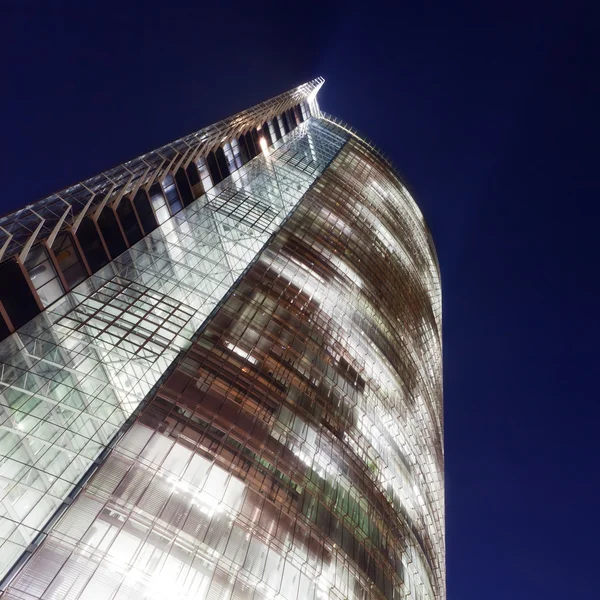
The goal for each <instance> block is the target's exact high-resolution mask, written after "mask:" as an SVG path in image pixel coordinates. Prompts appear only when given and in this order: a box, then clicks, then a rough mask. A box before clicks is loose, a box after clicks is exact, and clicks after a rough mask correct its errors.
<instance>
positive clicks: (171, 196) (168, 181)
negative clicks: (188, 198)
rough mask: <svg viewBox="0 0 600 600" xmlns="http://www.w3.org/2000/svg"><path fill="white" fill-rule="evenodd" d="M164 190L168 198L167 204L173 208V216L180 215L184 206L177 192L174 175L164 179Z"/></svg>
mask: <svg viewBox="0 0 600 600" xmlns="http://www.w3.org/2000/svg"><path fill="white" fill-rule="evenodd" d="M162 188H163V191H164V193H165V196H166V197H167V202H168V203H169V206H170V207H171V214H172V215H174V214H175V213H178V212H179V211H180V210H181V209H182V208H183V205H182V204H181V198H180V197H179V192H178V191H177V187H176V186H175V180H174V179H173V176H172V175H170V174H169V175H167V176H166V177H165V178H164V179H163V182H162Z"/></svg>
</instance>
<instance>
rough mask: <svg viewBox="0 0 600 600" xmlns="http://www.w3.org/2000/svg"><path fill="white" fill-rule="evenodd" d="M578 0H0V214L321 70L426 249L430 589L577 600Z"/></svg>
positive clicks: (588, 491) (586, 507)
mask: <svg viewBox="0 0 600 600" xmlns="http://www.w3.org/2000/svg"><path fill="white" fill-rule="evenodd" d="M244 4H245V7H244ZM447 4H453V7H452V8H449V7H448V6H447ZM593 4H594V3H592V2H591V1H590V2H586V3H582V2H577V1H571V2H563V3H557V2H552V1H543V2H542V1H541V0H540V1H535V0H533V1H530V2H515V1H512V0H507V1H506V2H498V1H496V2H485V3H481V2H478V3H476V2H473V3H460V2H454V3H446V2H443V3H442V2H440V3H439V4H435V3H426V4H421V3H415V2H413V3H410V4H409V3H407V4H406V5H403V3H401V2H393V3H390V5H389V6H388V7H386V6H385V5H381V4H379V3H377V2H357V3H353V2H352V1H346V2H341V3H339V4H336V3H334V2H329V1H323V2H319V3H317V4H311V3H310V2H294V3H293V6H292V5H291V3H289V4H288V3H284V2H266V3H261V2H258V3H257V2H250V1H248V2H246V3H243V4H238V3H225V2H223V3H219V2H211V3H205V2H198V1H195V2H191V1H190V2H177V1H174V0H171V1H169V2H165V3H164V6H163V3H162V2H158V1H156V0H146V2H127V1H125V0H123V1H122V2H119V3H113V2H107V1H105V2H92V1H88V2H78V3H66V2H60V1H56V2H48V1H47V0H46V1H44V2H39V3H37V2H28V1H26V0H21V1H18V0H17V1H15V2H7V1H6V0H0V32H1V35H0V49H1V50H2V53H1V56H2V59H1V66H2V70H1V79H0V81H1V82H2V90H3V91H2V94H0V115H1V124H2V126H1V128H0V132H1V133H0V136H1V138H0V139H1V141H2V161H1V162H0V165H1V166H0V168H1V169H2V182H3V188H2V194H1V196H0V212H6V211H8V210H10V209H12V208H15V207H18V206H21V205H23V204H25V203H27V202H31V201H33V200H36V199H38V198H39V197H42V196H45V195H47V194H49V193H51V192H53V191H55V190H57V189H59V188H62V187H65V186H67V185H69V184H71V183H74V182H76V181H78V180H81V179H85V178H87V177H88V176H91V175H94V174H96V173H97V172H99V171H102V170H104V169H105V168H108V167H110V166H113V165H115V164H117V163H119V162H121V161H123V160H126V159H129V158H131V157H133V156H135V155H137V154H140V153H142V152H145V151H148V150H150V149H152V148H154V147H156V146H158V145H161V144H163V143H166V142H169V141H171V140H172V139H174V138H177V137H179V136H180V135H183V134H185V133H188V132H190V131H194V130H196V129H199V128H200V127H202V126H204V125H208V124H210V123H212V122H214V121H216V120H218V119H219V118H222V117H225V116H228V115H230V114H232V113H234V112H236V111H238V110H241V109H243V108H246V107H248V106H250V105H252V104H254V103H256V102H258V101H261V100H264V99H266V98H268V97H270V96H273V95H275V94H277V93H279V92H282V91H284V90H286V89H288V88H290V87H293V86H294V85H297V84H299V83H301V82H303V81H304V80H307V79H310V78H312V77H315V76H317V75H323V76H324V77H325V78H326V84H325V87H324V88H323V90H322V93H321V95H320V103H321V107H322V108H323V109H324V110H326V111H328V112H330V113H332V114H335V115H336V116H339V117H340V118H342V119H344V120H346V121H348V122H349V123H350V124H352V125H353V126H354V127H356V128H357V129H359V130H360V131H362V132H364V133H365V134H366V135H367V136H368V137H369V138H370V139H372V140H373V141H375V143H376V144H377V145H379V146H380V147H381V148H382V149H383V150H384V152H386V153H387V154H388V155H390V156H391V157H392V158H393V160H394V161H395V162H396V164H397V165H398V166H399V167H400V169H401V171H402V172H403V173H404V174H405V176H406V177H407V179H408V181H409V183H410V184H411V185H412V188H413V189H414V191H415V194H416V197H417V199H418V201H419V203H420V205H421V207H422V209H423V212H424V213H425V215H426V217H427V219H428V221H429V224H430V227H431V229H432V231H433V235H434V238H435V241H436V245H437V249H438V254H439V258H440V262H441V268H442V276H443V289H444V336H445V338H444V353H445V406H446V460H447V476H446V477H447V533H448V548H447V549H448V590H449V598H450V600H454V599H456V600H459V599H460V600H482V599H485V600H506V599H510V600H521V599H523V600H531V599H532V598H543V599H544V600H554V599H556V600H559V599H560V600H563V599H564V598H593V597H596V596H597V587H598V584H597V577H598V575H597V572H598V564H597V561H598V557H599V554H600V553H599V551H598V539H599V537H600V517H599V506H598V505H599V496H600V482H599V476H598V464H599V463H600V461H599V459H600V453H599V451H598V434H597V432H598V421H599V418H600V408H599V404H598V379H599V375H600V369H599V366H598V352H597V349H596V346H597V340H598V338H599V337H600V327H599V323H598V315H597V312H598V304H599V300H600V297H599V296H600V295H599V293H598V292H599V284H598V266H599V260H598V258H599V257H598V252H597V249H596V246H597V242H598V234H597V217H598V216H599V212H600V210H599V208H598V198H599V191H600V189H599V188H600V186H599V183H598V172H599V169H598V165H597V163H598V157H599V153H598V143H599V138H600V135H599V134H600V127H599V117H598V109H599V106H600V94H599V91H600V86H599V83H598V81H599V80H598V69H599V65H600V43H599V41H598V39H597V38H598V37H599V36H598V34H597V31H598V26H597V23H598V17H599V15H598V13H597V10H596V9H593V8H592V5H593ZM134 5H135V6H134ZM482 5H483V6H482Z"/></svg>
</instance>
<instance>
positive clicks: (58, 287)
mask: <svg viewBox="0 0 600 600" xmlns="http://www.w3.org/2000/svg"><path fill="white" fill-rule="evenodd" d="M24 266H25V269H26V270H27V273H28V274H29V279H31V282H32V283H33V287H34V288H35V290H36V292H37V293H38V296H39V297H40V300H41V301H42V304H43V305H44V308H46V307H48V306H50V304H52V303H53V302H54V301H55V300H58V298H60V297H61V296H62V295H63V294H64V293H65V291H64V290H63V286H62V283H61V282H60V279H59V277H58V273H57V272H56V269H55V268H54V265H53V264H52V261H51V260H50V257H49V256H48V252H47V250H46V248H45V247H44V246H43V245H42V244H38V245H37V246H34V247H33V248H32V249H31V250H30V251H29V254H28V255H27V259H26V260H25V265H24Z"/></svg>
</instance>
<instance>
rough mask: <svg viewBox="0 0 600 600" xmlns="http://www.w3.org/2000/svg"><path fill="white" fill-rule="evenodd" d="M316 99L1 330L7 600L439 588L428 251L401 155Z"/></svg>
mask: <svg viewBox="0 0 600 600" xmlns="http://www.w3.org/2000/svg"><path fill="white" fill-rule="evenodd" d="M311 102H312V103H313V104H312V108H311V109H310V113H309V112H308V110H306V112H305V114H304V116H305V117H306V118H305V119H302V121H303V122H301V123H298V122H297V123H296V127H291V128H289V129H290V130H291V131H289V132H286V133H285V134H283V135H282V136H281V139H276V140H274V139H273V138H276V134H275V133H273V132H272V133H273V135H271V136H269V140H268V141H265V142H261V143H260V147H261V149H262V151H261V152H260V153H257V156H256V157H255V158H253V159H249V160H248V161H247V162H246V164H242V163H243V161H241V163H240V165H239V166H235V168H233V167H232V166H231V164H233V165H235V157H234V156H233V155H234V154H235V152H232V157H233V163H231V164H230V167H231V168H230V175H228V176H226V177H225V178H223V181H222V182H220V183H218V184H217V185H215V186H214V188H213V189H211V190H210V191H209V192H207V193H204V194H203V195H201V196H200V197H199V198H197V199H195V200H194V201H193V202H191V203H190V204H189V206H187V207H186V208H184V209H183V210H182V211H181V212H180V213H179V214H177V215H176V216H174V217H172V218H170V219H168V220H166V221H165V223H164V224H163V225H161V226H160V227H159V228H158V229H156V231H155V232H153V233H152V234H151V235H150V236H147V237H145V238H143V239H142V240H140V241H139V242H138V243H137V244H135V245H134V246H133V247H132V248H131V249H129V250H127V252H126V253H125V254H123V255H121V256H120V257H119V258H118V259H117V260H113V261H112V262H111V263H109V265H108V266H107V267H105V268H104V270H102V271H100V272H98V273H96V275H94V276H93V277H91V278H90V279H88V280H87V281H86V282H84V284H80V286H79V288H78V289H77V290H74V291H73V292H71V293H70V294H68V295H67V296H65V299H64V300H63V301H61V302H59V303H56V304H53V305H52V306H50V307H49V308H48V309H47V310H46V311H44V312H43V313H42V314H41V315H40V317H38V318H37V319H38V320H40V319H41V318H42V317H43V316H44V315H45V317H44V318H45V323H46V326H45V327H44V326H42V325H41V323H42V321H40V323H38V325H37V326H36V327H34V328H32V327H29V329H27V331H19V332H18V333H16V334H13V335H11V336H10V337H9V338H8V340H7V342H8V341H9V340H12V341H11V343H12V344H13V345H12V346H11V348H12V349H13V350H14V352H13V354H10V353H7V352H5V353H4V354H3V356H4V358H5V361H4V362H5V365H4V367H3V369H4V370H3V374H4V373H12V372H13V371H14V370H15V369H19V372H18V373H16V374H15V375H12V378H13V379H12V380H11V381H14V382H16V381H18V382H19V385H14V384H13V383H11V382H8V383H7V384H6V386H9V387H6V386H5V389H4V390H3V391H2V392H1V394H0V402H1V403H2V410H3V411H4V413H5V417H3V418H6V421H5V424H4V425H2V432H0V436H2V435H4V432H5V430H6V431H10V432H11V435H12V436H13V437H12V438H8V437H6V436H5V437H0V449H1V450H2V454H3V455H5V448H8V445H7V442H6V440H9V441H12V443H13V445H14V446H15V447H20V453H17V454H16V455H13V454H12V450H11V451H10V452H9V453H8V454H6V456H7V458H6V459H2V461H3V462H2V464H1V466H0V476H2V477H3V479H2V480H1V481H2V482H4V481H5V480H7V481H8V480H9V479H10V478H11V477H12V481H13V483H12V485H13V488H11V487H10V485H6V486H5V487H4V492H1V493H5V492H6V490H7V489H8V490H9V492H8V493H5V498H4V500H3V501H2V502H3V504H2V505H0V508H1V507H2V506H4V505H5V504H7V503H10V508H11V510H12V511H13V512H15V513H18V514H19V516H20V520H17V519H16V518H15V517H14V515H13V514H12V513H10V511H9V512H7V513H5V515H4V516H3V517H0V525H1V526H2V527H3V529H2V530H0V545H1V546H0V556H3V554H2V553H3V552H4V551H5V549H9V550H10V549H11V548H13V547H18V551H15V552H13V554H12V557H11V562H10V564H9V565H8V567H5V569H7V568H10V569H11V570H10V576H9V577H7V578H6V579H5V583H4V593H3V595H1V596H0V597H2V599H3V600H4V598H6V599H7V600H8V599H11V600H13V599H15V600H16V599H19V600H33V599H37V598H44V599H51V598H52V599H54V598H56V599H60V600H63V599H71V600H80V599H93V600H96V599H106V600H108V599H111V600H117V599H119V600H124V599H126V598H127V599H133V598H136V599H138V598H148V599H151V598H156V599H158V598H170V599H171V598H172V599H180V600H183V599H190V600H191V599H192V598H211V599H215V600H217V599H219V600H220V599H230V598H231V599H246V598H253V599H254V600H263V599H264V600H274V599H276V598H277V599H285V600H304V599H314V600H317V599H322V598H332V599H333V598H335V599H338V598H348V599H353V598H360V599H366V598H387V599H390V600H391V599H399V598H411V599H417V600H434V599H436V600H444V599H445V546H444V478H443V469H444V467H443V462H444V458H443V414H442V365H441V343H442V342H441V291H440V278H439V271H438V267H437V261H436V257H435V251H434V249H433V245H432V242H431V238H430V236H429V233H428V230H427V228H426V225H425V223H424V221H423V217H422V215H421V213H420V211H419V209H418V208H417V206H416V204H415V203H414V201H413V199H412V198H411V196H410V194H409V193H408V191H407V190H406V188H405V187H404V185H403V184H402V182H401V181H400V179H399V178H398V176H397V175H396V174H395V172H394V170H393V169H392V168H391V166H390V165H389V163H388V162H387V161H385V160H384V159H383V158H382V157H381V156H380V155H379V154H378V153H377V152H376V151H375V150H374V149H373V148H372V147H370V146H369V145H368V144H367V143H366V142H364V141H363V140H361V139H360V138H358V137H357V136H356V135H355V134H354V133H353V132H352V131H351V130H349V129H348V128H347V127H346V126H344V125H343V124H339V123H337V122H335V121H334V119H333V118H331V117H328V116H325V115H323V114H322V113H320V111H319V110H318V106H317V105H316V103H315V102H314V97H313V98H311ZM286 110H288V109H286ZM278 118H279V117H277V116H276V117H275V118H272V120H271V122H270V123H269V124H268V125H267V127H269V128H271V127H273V121H276V120H278ZM290 118H292V117H290ZM300 120H301V119H298V120H297V121H300ZM280 127H281V128H282V129H283V130H284V131H285V129H286V126H285V124H283V125H278V130H279V131H280ZM268 142H270V143H268ZM230 149H231V150H234V149H233V148H231V147H230ZM201 166H202V163H200V166H199V172H200V177H202V173H201V169H200V167H201ZM205 175H206V173H205ZM152 236H154V237H152ZM85 286H87V287H85ZM140 302H141V303H142V304H140ZM144 303H145V305H144ZM57 306H59V307H57ZM134 317H135V318H134ZM134 320H135V323H134ZM98 322H102V323H104V325H103V326H102V327H100V326H98ZM148 322H150V323H152V326H151V327H150V328H149V329H148V332H146V333H144V328H148V325H147V323H148ZM173 324H176V325H173ZM94 327H96V328H97V330H96V329H94ZM26 328H27V326H26V327H24V328H23V329H24V330H25V329H26ZM114 328H117V329H118V328H121V329H124V330H126V331H121V332H119V331H117V330H116V329H114ZM167 332H170V333H167ZM105 334H108V335H109V336H112V337H107V336H106V335H105ZM132 336H138V337H137V338H134V337H132ZM15 338H18V342H17V341H15ZM138 338H139V339H138ZM5 347H6V348H8V345H7V343H5V346H2V347H0V350H3V349H5ZM84 348H85V349H89V350H84ZM76 356H77V357H78V356H83V357H84V358H85V360H83V358H81V359H79V361H78V360H76ZM15 357H16V358H15ZM90 360H92V361H93V365H92V366H90V364H91V363H89V362H87V361H90ZM81 365H83V368H81ZM99 373H101V374H102V376H101V377H100V376H98V374H99ZM124 373H125V374H126V375H127V377H126V378H124V377H123V374H124ZM88 374H89V376H90V377H92V376H93V377H94V378H96V379H98V380H99V381H101V382H102V383H103V385H100V384H99V383H98V384H97V386H96V387H97V389H96V388H94V389H93V390H92V388H90V387H87V386H88V384H87V380H88ZM27 377H29V378H30V379H32V378H33V379H34V380H35V381H36V382H37V383H36V384H35V385H33V384H32V383H29V384H28V385H29V387H28V385H26V384H25V381H26V378H27ZM136 378H137V379H136ZM40 379H43V381H42V382H41V384H40V382H39V381H38V380H40ZM33 387H35V388H36V389H35V390H34V389H33ZM11 389H14V390H16V391H14V392H12V393H11V392H10V391H9V390H11ZM7 390H8V391H9V393H7ZM56 390H58V393H56ZM18 393H21V395H20V396H19V395H18ZM25 396H26V397H25ZM69 399H70V400H69ZM76 402H80V404H79V405H77V407H75V404H76ZM40 406H42V407H43V410H42V411H40V410H39V408H38V407H40ZM108 407H110V408H108ZM36 411H37V412H36ZM44 411H45V416H43V415H42V414H41V413H42V412H44ZM63 411H71V412H72V413H73V414H69V417H68V418H67V417H66V416H64V415H63ZM4 413H3V414H4ZM61 418H62V419H64V420H63V421H61V422H60V423H59V422H58V419H61ZM32 419H36V421H35V422H34V421H33V420H32ZM81 419H83V420H85V422H86V423H87V425H88V426H89V427H91V428H88V429H86V430H85V432H83V431H80V430H79V429H78V427H79V425H74V424H75V423H76V422H78V420H81ZM98 420H99V422H98ZM41 422H44V423H46V425H45V427H46V429H44V431H46V430H47V431H50V429H48V427H50V426H52V427H54V428H56V427H57V426H59V427H60V428H61V431H60V432H59V434H55V437H53V438H51V439H46V438H44V437H43V435H41V433H40V432H41V431H42V429H43V428H42V427H40V423H41ZM90 423H91V426H90ZM19 424H23V425H24V426H23V428H22V429H20V428H19V427H18V425H19ZM106 424H109V425H110V431H108V430H106V431H104V432H103V434H102V436H101V437H98V435H97V434H99V433H100V432H101V431H103V430H102V427H105V426H106ZM92 431H93V432H94V433H92ZM86 436H87V437H86ZM94 436H96V437H94ZM70 438H73V439H75V440H76V443H75V444H73V443H72V442H67V441H66V440H67V439H70ZM69 443H71V446H69ZM19 444H20V446H19ZM92 444H94V445H93V446H92ZM12 447H13V446H11V449H12ZM92 447H93V451H92V450H91V449H90V448H92ZM78 448H79V449H78ZM86 450H87V453H86ZM49 452H51V453H53V454H52V456H59V457H60V461H62V462H61V463H60V464H61V466H57V467H55V465H54V463H53V462H52V461H51V460H46V461H45V462H44V461H40V460H38V459H37V458H36V457H37V455H38V454H39V455H40V457H43V456H44V455H46V454H48V453H49ZM67 459H71V461H72V463H73V464H74V463H75V462H77V461H79V463H78V464H79V465H80V468H79V470H74V468H73V466H71V465H69V464H68V460H67ZM27 460H29V462H25V461H27ZM65 460H67V463H65ZM11 461H12V462H11ZM60 461H59V462H60ZM63 463H64V464H63ZM6 465H9V467H8V468H5V466H6ZM19 465H20V466H19ZM90 466H92V468H93V473H92V472H91V471H90V470H89V468H90ZM11 468H12V471H10V469H11ZM18 468H20V469H21V470H20V471H18ZM60 468H63V469H66V471H63V473H67V474H68V477H66V476H64V475H63V474H61V473H56V472H55V471H57V470H59V469H60ZM36 469H37V470H36ZM52 469H54V470H52ZM7 473H8V477H7V475H6V474H7ZM27 477H28V478H29V479H27ZM50 480H52V481H50ZM45 482H49V483H51V486H50V487H46V488H44V487H43V486H44V485H45ZM55 482H62V488H60V486H59V488H60V489H62V490H63V492H62V494H61V493H55V491H56V490H55V489H54V486H55ZM2 485H3V483H0V486H2ZM17 486H21V487H17ZM9 488H10V489H17V493H20V494H21V496H18V498H17V499H18V502H14V501H13V500H14V494H13V496H12V497H11V496H10V489H9ZM0 489H2V488H1V487H0ZM27 489H35V491H36V494H37V496H27V497H26V495H27ZM35 498H38V501H39V502H41V501H42V500H43V501H46V502H50V504H51V505H52V507H53V508H52V510H45V512H44V513H43V515H44V516H43V518H41V517H40V518H38V520H37V521H36V523H37V524H36V525H33V524H32V521H31V513H32V512H35V510H36V509H33V508H32V507H31V506H30V507H29V508H27V509H25V508H23V507H24V505H25V501H27V502H29V503H30V504H34V502H33V501H34V500H35ZM52 503H54V504H52ZM8 506H9V505H8V504H7V507H8ZM44 506H46V507H47V506H48V505H44ZM59 509H60V510H59ZM57 510H58V512H55V511H57ZM38 513H39V514H38V517H39V515H41V514H42V512H40V511H38ZM2 518H4V521H2V520H1V519H2ZM49 519H53V520H52V521H51V522H50V523H49V522H48V520H49ZM11 527H12V529H11ZM30 530H32V532H30ZM5 532H8V535H7V534H6V533H5ZM27 533H31V534H32V535H31V536H30V538H29V540H27V539H26V537H25V535H26V534H27ZM17 535H20V536H21V538H19V539H20V540H21V545H20V546H19V545H18V539H17ZM31 542H34V543H31ZM2 544H6V546H5V545H2ZM11 544H12V545H11ZM15 544H17V546H14V545H15ZM29 544H31V545H29ZM24 550H26V552H25V554H22V552H23V551H24ZM19 560H20V562H19V563H17V561H19Z"/></svg>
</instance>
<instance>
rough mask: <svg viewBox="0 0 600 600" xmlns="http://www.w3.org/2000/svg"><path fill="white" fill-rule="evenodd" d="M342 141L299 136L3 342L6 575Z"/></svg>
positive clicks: (1, 534) (322, 133)
mask: <svg viewBox="0 0 600 600" xmlns="http://www.w3.org/2000/svg"><path fill="white" fill-rule="evenodd" d="M344 141H345V137H344V135H343V134H340V135H338V134H335V133H332V132H331V131H329V130H328V129H327V128H326V127H324V126H323V125H322V124H320V123H319V122H317V121H315V120H314V119H311V120H309V121H308V122H306V123H304V124H302V126H300V127H298V128H297V129H295V130H294V132H293V133H291V134H289V135H288V136H286V137H285V138H284V139H282V140H280V141H279V142H277V144H276V145H275V146H274V147H273V149H272V150H271V152H270V153H269V155H268V156H264V155H262V154H261V155H260V156H259V157H257V158H256V159H255V160H252V161H250V162H249V163H247V164H246V165H245V166H243V167H242V168H240V169H239V170H238V171H236V172H235V173H234V175H233V176H232V177H230V178H228V179H227V180H225V181H224V182H222V183H221V184H219V185H217V186H215V187H214V188H212V189H211V190H210V191H209V192H208V193H207V194H206V195H204V196H202V197H201V198H200V199H198V200H197V201H195V202H193V203H192V204H190V205H189V206H188V207H186V208H184V209H183V210H182V211H181V212H179V213H178V214H177V215H176V216H174V217H173V218H170V219H168V220H167V221H165V222H164V223H163V224H162V225H161V226H160V227H159V228H158V229H156V230H155V231H154V232H152V233H151V234H150V235H148V236H147V237H145V238H144V239H142V240H141V241H140V242H138V243H137V244H135V245H134V246H133V247H132V248H130V249H129V250H127V251H126V252H125V253H123V254H122V255H120V256H119V257H118V258H117V259H116V260H114V261H113V262H111V263H110V264H108V265H107V266H106V267H104V268H103V269H101V270H100V271H98V272H97V273H96V274H95V275H93V276H92V277H91V278H89V279H88V280H86V281H84V282H83V283H81V284H80V285H79V286H77V287H76V288H75V289H74V290H73V291H72V292H70V293H69V294H67V295H66V296H64V297H63V298H62V299H61V300H60V301H58V302H55V303H54V304H52V305H51V306H50V307H49V309H48V310H46V311H45V312H43V313H42V314H40V315H39V316H38V317H36V318H35V319H33V320H32V321H30V322H29V323H28V324H27V325H25V326H24V327H22V328H21V329H20V330H19V331H18V332H17V333H15V334H13V335H11V336H10V337H9V338H7V339H6V340H4V341H3V342H2V343H0V360H1V370H0V576H1V575H4V574H5V573H6V572H7V570H8V569H9V568H10V567H11V566H12V565H13V564H14V562H15V560H17V558H18V557H19V556H20V555H21V554H22V553H23V551H24V550H26V549H27V548H28V546H29V544H30V543H31V542H32V541H33V540H34V539H36V536H38V534H39V533H40V531H42V529H43V528H44V526H45V524H46V523H47V521H48V519H49V518H50V517H51V515H53V513H55V511H56V510H57V509H58V508H59V507H60V506H61V504H62V503H64V502H67V503H69V502H70V501H71V500H70V498H69V495H70V494H72V493H73V491H74V488H75V487H76V485H77V483H78V482H79V481H80V479H81V477H82V476H83V475H84V474H85V473H86V471H87V470H88V469H89V468H90V467H91V466H92V465H93V463H94V461H95V460H96V459H97V458H98V457H99V455H100V454H101V453H102V451H103V450H104V449H105V448H106V446H107V445H108V444H109V443H110V442H111V440H113V439H114V438H115V436H116V435H117V434H118V432H119V430H120V428H121V427H122V426H123V424H124V423H125V421H126V420H127V419H128V417H129V416H130V415H131V414H132V412H133V411H134V410H135V409H136V408H137V407H138V406H139V404H140V402H142V400H143V399H144V398H145V397H146V396H147V395H148V393H149V392H150V390H151V389H152V388H153V386H155V385H156V384H157V382H159V380H160V379H161V377H162V376H163V374H164V373H165V371H166V370H167V368H168V367H169V366H170V365H171V363H172V362H173V361H174V359H175V358H176V357H177V356H178V353H180V352H181V351H182V350H185V349H187V348H188V347H189V345H190V342H191V340H192V338H193V337H194V335H195V334H196V332H197V331H198V329H199V328H200V326H201V325H202V323H203V322H204V320H205V319H206V317H207V316H208V315H209V314H210V313H211V311H212V310H213V309H214V308H215V306H216V305H217V304H218V303H219V302H220V301H221V300H222V298H223V297H224V296H225V294H226V293H227V291H228V290H229V289H230V288H231V286H232V285H233V284H234V282H235V281H236V279H237V278H238V277H239V276H240V275H241V274H242V273H243V272H244V270H245V269H246V268H247V267H248V265H249V264H250V263H251V262H252V261H253V260H254V258H255V257H256V255H257V253H258V252H259V251H260V250H261V248H262V247H263V246H264V244H265V242H267V240H268V239H269V236H270V235H271V234H272V233H273V232H274V231H276V230H277V228H278V227H279V226H280V224H281V223H282V221H283V220H284V219H285V218H286V217H287V216H288V214H289V213H290V211H291V210H292V209H293V208H294V207H295V206H296V204H297V203H298V201H299V200H300V198H301V197H302V195H303V194H304V193H305V192H306V190H307V189H308V188H309V186H310V185H311V183H312V182H313V181H314V180H315V178H316V177H317V176H318V175H319V174H320V173H321V172H322V171H323V169H324V168H325V167H326V166H327V164H328V163H329V162H330V161H331V159H332V158H333V157H334V156H335V154H336V153H337V152H338V150H339V149H340V148H341V146H342V145H343V143H344ZM93 597H96V596H93Z"/></svg>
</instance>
